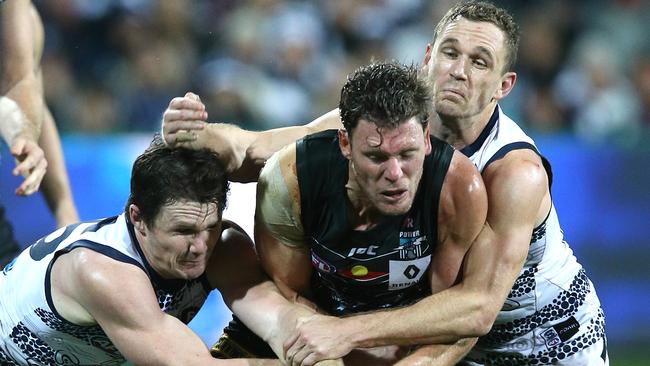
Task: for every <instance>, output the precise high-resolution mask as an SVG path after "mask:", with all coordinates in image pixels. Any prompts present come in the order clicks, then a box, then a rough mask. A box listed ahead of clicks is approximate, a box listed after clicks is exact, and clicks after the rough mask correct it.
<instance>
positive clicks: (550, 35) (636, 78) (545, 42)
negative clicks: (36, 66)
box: [35, 0, 650, 147]
mask: <svg viewBox="0 0 650 366" xmlns="http://www.w3.org/2000/svg"><path fill="white" fill-rule="evenodd" d="M453 2H454V1H448V0H436V1H433V0H323V1H306V0H302V1H300V0H92V1H90V0H40V1H39V0H35V4H36V5H37V7H38V8H39V10H40V12H41V15H42V17H43V21H44V23H45V29H46V50H45V54H44V57H43V70H44V79H45V93H46V98H47V100H48V103H49V105H50V107H51V109H52V111H53V113H54V114H55V117H56V119H57V121H58V124H59V128H60V130H61V131H62V132H64V133H66V132H67V133H115V132H131V131H154V130H157V129H158V127H159V123H160V118H161V113H162V111H163V110H164V109H165V108H166V106H167V104H168V103H169V100H170V99H171V98H172V97H174V96H181V95H183V94H184V93H185V92H186V91H194V92H196V93H198V94H200V95H201V97H202V99H203V100H204V102H205V103H206V105H207V108H208V112H209V114H210V117H209V119H210V120H211V121H227V122H234V123H237V124H239V125H241V126H243V127H245V128H249V129H266V128H270V127H278V126H286V125H290V124H298V123H304V122H307V121H310V120H312V119H313V118H315V117H317V116H319V115H320V114H322V113H324V112H326V111H329V110H331V109H332V108H334V107H336V105H337V102H338V96H339V95H338V93H339V90H340V87H341V85H342V84H343V83H344V81H345V76H346V75H347V74H348V73H349V72H351V71H352V70H354V69H355V68H356V67H358V66H360V65H362V64H366V63H369V62H370V61H371V60H373V59H374V60H384V59H394V60H399V61H402V62H405V63H416V64H417V63H419V62H420V61H421V60H422V57H423V54H424V50H425V46H426V44H427V43H428V42H430V40H431V37H432V34H433V26H434V25H435V23H436V22H437V21H438V20H439V19H440V17H441V16H442V14H443V13H444V12H445V11H446V10H447V9H448V8H449V6H450V4H452V3H453ZM495 2H496V3H498V4H500V5H502V6H505V7H506V8H508V9H510V10H511V11H512V12H513V14H514V15H515V18H516V20H517V21H518V23H519V24H520V26H521V31H522V38H521V45H520V52H519V59H518V63H517V67H516V71H517V72H518V75H519V78H518V81H517V86H516V87H515V89H514V91H513V93H511V95H510V96H509V97H507V98H506V99H505V100H504V102H503V103H502V104H503V106H504V108H506V110H507V111H508V112H509V115H511V116H512V117H513V118H514V119H515V120H517V121H518V122H520V124H521V125H522V126H523V127H524V128H525V129H527V130H528V131H530V132H532V133H538V134H541V133H558V132H565V133H566V132H568V133H574V134H576V135H578V136H580V137H581V138H583V139H585V140H587V141H593V142H597V143H598V142H604V143H616V144H620V145H622V146H626V147H629V146H631V147H634V146H641V145H642V142H643V141H644V139H645V137H647V136H648V135H649V132H648V131H649V130H650V37H648V31H650V26H649V25H648V24H650V2H648V1H646V0H617V1H615V0H610V1H605V0H596V1H591V0H590V1H587V0H582V1H563V0H546V1H541V0H539V1H532V0H528V1H524V0H510V1H495ZM644 136H645V137H644Z"/></svg>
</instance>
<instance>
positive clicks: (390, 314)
mask: <svg viewBox="0 0 650 366" xmlns="http://www.w3.org/2000/svg"><path fill="white" fill-rule="evenodd" d="M518 42H519V36H518V30H517V25H516V24H515V23H514V21H513V19H512V17H511V16H510V15H509V14H508V13H507V11H505V10H504V9H501V8H498V7H496V6H495V5H493V4H490V3H487V2H474V1H470V2H462V3H459V4H458V5H456V6H454V7H453V8H451V9H450V10H449V11H448V12H447V14H446V15H445V16H444V17H443V19H442V20H441V21H440V22H439V23H438V25H437V27H436V30H435V34H434V37H433V42H432V44H429V45H428V46H427V48H426V52H425V58H424V64H423V69H422V71H423V72H424V75H426V77H427V79H428V81H429V83H430V85H431V87H432V90H433V107H434V114H433V116H432V118H431V121H430V125H431V126H430V130H431V131H430V132H431V133H432V134H433V135H434V136H437V137H439V138H441V139H443V140H445V141H447V142H448V143H450V144H451V145H452V146H454V147H455V148H456V149H458V150H459V151H460V152H461V153H462V154H463V155H465V156H467V157H469V158H470V159H471V160H472V162H473V163H474V165H475V166H476V167H478V169H479V170H480V172H481V175H482V177H483V180H484V183H485V187H486V190H487V194H488V215H487V225H486V226H485V227H484V228H483V230H482V231H481V233H480V234H479V236H478V238H477V240H476V241H475V242H474V244H472V246H471V247H470V249H469V250H468V252H467V255H466V258H465V261H464V265H463V277H462V280H460V281H459V283H458V284H457V285H455V286H453V287H451V288H450V289H448V290H445V291H442V292H440V293H438V294H433V295H432V296H429V297H427V298H425V299H423V300H421V301H419V302H418V303H416V304H415V305H413V306H407V307H403V308H401V309H396V310H389V311H382V312H374V313H373V312H370V313H368V314H364V315H359V316H351V317H346V318H343V319H338V318H334V317H325V316H314V317H312V319H311V320H310V321H307V322H303V323H301V326H300V327H299V329H298V331H297V332H296V334H295V335H294V336H293V337H291V339H290V340H289V342H288V343H287V345H286V348H287V354H288V356H289V357H292V355H293V359H294V360H298V362H297V363H299V362H300V361H303V363H304V364H308V363H310V362H312V361H313V360H316V359H322V358H331V357H340V355H342V354H345V353H346V352H348V351H349V350H350V349H352V348H355V347H370V346H375V345H381V344H403V343H424V342H431V343H448V342H450V341H453V340H455V339H459V338H463V337H474V336H482V337H481V338H480V339H479V341H478V344H477V345H476V346H475V347H474V348H473V349H472V350H471V352H470V353H469V355H468V356H467V357H466V358H465V359H464V360H463V364H469V365H512V364H517V365H544V364H554V365H608V364H609V358H608V354H607V345H606V337H605V327H604V315H603V311H602V309H601V306H600V302H599V300H598V297H597V295H596V293H595V290H594V287H593V284H592V283H591V281H590V280H589V278H588V277H587V276H586V274H585V271H584V269H583V268H582V266H581V265H580V264H579V263H578V261H577V259H576V258H575V256H574V255H573V253H572V251H571V249H570V248H569V246H568V245H567V243H566V242H565V241H564V240H563V236H562V231H561V229H560V225H559V221H558V216H557V213H556V211H555V207H554V204H553V202H552V200H551V195H550V185H551V177H552V176H551V171H550V165H549V164H548V162H547V161H545V159H543V158H542V156H541V155H540V153H539V152H538V150H537V148H536V146H535V144H534V142H533V140H532V139H531V138H530V137H528V136H527V135H526V134H525V133H524V132H523V131H522V130H521V129H520V128H519V127H518V126H517V124H516V123H515V122H514V121H512V120H511V119H510V118H508V116H506V115H505V113H504V112H503V111H502V110H501V108H500V107H499V105H498V102H499V100H501V99H502V98H504V97H506V96H507V95H508V94H509V93H510V91H511V90H512V88H513V87H514V85H515V81H516V74H515V73H514V72H512V66H513V64H514V62H515V59H516V54H517V47H518ZM201 108H202V107H201V105H200V104H196V103H195V102H193V101H191V100H189V98H187V97H185V98H179V99H176V100H173V101H172V103H170V109H169V111H173V112H172V113H170V114H168V115H166V117H168V118H166V119H164V123H163V132H164V135H165V140H166V141H167V142H168V143H170V144H173V145H189V146H194V147H201V146H208V147H210V148H211V149H219V151H220V153H221V156H222V157H224V158H225V159H227V160H228V161H229V162H234V166H231V167H230V168H231V169H233V170H235V171H236V170H237V169H238V168H239V166H240V165H241V167H243V168H247V169H246V171H247V172H248V173H247V174H246V175H245V176H246V178H249V179H250V178H251V177H252V178H254V174H250V169H248V168H249V164H250V163H251V162H252V163H258V162H263V161H265V159H266V158H268V156H270V155H271V153H273V152H274V151H277V150H278V149H279V148H281V147H282V145H283V144H286V143H290V142H291V141H293V140H294V139H296V138H299V137H300V136H302V135H303V134H306V133H311V132H315V131H319V130H321V129H325V128H333V127H334V128H337V127H339V126H340V125H339V113H338V111H332V112H330V113H328V114H327V115H324V116H322V117H320V118H318V119H316V120H315V121H314V122H312V123H310V124H308V125H304V126H296V127H290V128H285V129H281V130H279V131H278V130H269V131H263V132H259V133H255V132H251V131H243V130H237V129H236V128H235V127H234V126H232V125H223V124H206V123H204V122H201V121H200V119H201V118H200V117H197V113H198V112H197V111H200V110H201ZM188 131H189V133H188ZM222 136H230V138H231V139H233V140H236V141H239V142H240V144H238V145H232V146H226V145H216V144H214V145H213V142H214V141H219V140H220V137H221V138H223V137H222ZM226 148H230V149H229V150H227V149H226ZM252 172H253V173H254V170H252ZM316 265H317V264H315V266H316ZM325 268H327V267H325ZM468 344H469V343H466V344H465V346H467V345H468ZM458 346H459V344H458V343H456V344H455V345H453V346H449V345H445V344H440V345H439V346H438V347H437V348H436V349H434V348H433V347H429V348H428V349H426V350H425V349H422V350H421V351H416V352H415V353H414V354H412V355H411V356H410V357H409V358H408V359H405V360H404V362H407V361H413V362H416V361H418V360H419V361H422V362H432V363H433V362H436V363H439V364H454V363H455V362H456V361H457V360H458V359H459V358H461V357H462V356H463V354H464V353H465V352H467V351H468V350H467V349H462V348H461V347H458ZM425 351H426V352H425ZM305 361H307V362H305Z"/></svg>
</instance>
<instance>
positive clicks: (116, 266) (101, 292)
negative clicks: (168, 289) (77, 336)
mask: <svg viewBox="0 0 650 366" xmlns="http://www.w3.org/2000/svg"><path fill="white" fill-rule="evenodd" d="M102 257H103V256H102V255H101V254H96V253H89V255H87V256H86V257H85V258H82V259H83V260H82V261H80V262H81V266H78V267H77V268H78V271H77V276H76V278H75V280H74V281H75V282H76V283H75V286H74V287H75V288H74V289H71V290H70V292H71V293H72V297H73V298H74V299H76V301H77V302H78V303H79V304H80V305H81V306H82V307H83V308H84V309H86V310H87V311H88V312H89V313H90V315H91V316H92V317H93V319H94V320H95V321H96V322H97V324H98V325H99V326H100V327H101V328H102V330H103V331H104V332H105V333H106V335H108V337H109V338H110V340H111V341H112V342H113V344H115V346H116V347H117V349H118V350H119V351H120V353H122V354H123V355H124V357H125V358H126V359H128V360H129V361H131V362H133V363H135V364H169V363H175V364H190V363H192V362H195V361H198V360H200V359H205V360H208V358H209V357H210V354H209V352H208V351H207V348H206V347H205V345H203V343H202V341H201V340H200V338H198V336H196V335H195V334H194V333H193V332H192V331H191V330H190V329H189V328H188V327H187V326H186V325H184V324H183V323H181V322H180V321H179V320H178V319H176V318H174V317H172V316H170V315H167V314H165V313H164V312H163V311H162V310H161V309H160V307H159V305H158V302H157V300H156V297H155V295H154V290H153V288H152V286H151V283H150V282H149V278H148V277H147V276H146V275H145V274H144V272H143V271H142V270H141V269H140V268H137V267H136V266H133V265H130V264H124V263H119V262H115V261H114V260H112V259H108V258H102ZM124 278H128V281H123V280H121V279H124Z"/></svg>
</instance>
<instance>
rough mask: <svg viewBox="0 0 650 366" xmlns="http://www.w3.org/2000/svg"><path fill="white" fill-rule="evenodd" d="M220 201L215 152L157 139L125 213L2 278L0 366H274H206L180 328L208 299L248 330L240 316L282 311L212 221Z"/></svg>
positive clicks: (231, 230) (23, 257) (60, 240)
mask: <svg viewBox="0 0 650 366" xmlns="http://www.w3.org/2000/svg"><path fill="white" fill-rule="evenodd" d="M227 191H228V182H227V180H226V174H225V171H224V168H223V166H222V165H221V163H220V162H219V160H218V158H217V157H216V155H215V154H214V153H213V152H212V151H209V150H207V149H202V150H190V149H185V148H179V149H172V148H169V147H167V146H165V145H164V144H163V143H162V141H161V140H160V139H158V140H154V143H153V144H152V146H150V147H149V149H147V151H145V152H144V153H143V154H142V155H140V156H139V157H138V158H137V159H136V161H135V163H134V165H133V170H132V177H131V194H130V197H129V200H128V202H127V204H126V207H125V211H124V213H122V214H121V215H119V216H115V217H110V218H106V219H103V220H99V221H95V222H85V223H79V224H74V225H70V226H67V227H64V228H61V229H59V230H57V231H55V232H53V233H52V234H50V235H48V236H46V237H44V238H43V239H40V240H38V241H37V242H36V243H35V244H33V245H32V246H31V247H29V248H27V249H25V251H23V252H22V253H21V254H20V255H19V256H18V257H17V258H16V259H15V260H14V261H12V262H11V263H10V264H9V265H7V267H5V269H4V270H3V272H2V273H0V301H1V306H0V324H2V327H0V364H2V365H55V364H57V365H58V364H66V365H67V364H75V365H78V364H80V365H119V364H122V363H123V362H124V361H130V362H132V363H133V364H137V365H245V364H246V365H263V364H264V365H267V364H268V365H272V364H278V365H279V364H280V363H279V362H278V361H277V360H260V359H233V360H218V359H215V358H213V357H211V355H210V352H209V351H208V349H207V347H206V346H205V345H204V344H203V342H202V341H201V340H200V339H199V338H198V336H197V335H195V334H194V333H193V332H192V331H191V330H190V329H189V328H188V327H187V326H186V325H185V324H187V323H188V322H189V321H190V320H191V319H192V317H193V316H194V315H195V314H196V312H197V311H198V310H199V308H200V307H201V305H202V304H203V302H204V301H205V299H206V297H207V296H208V293H209V292H210V290H211V289H214V288H216V289H218V290H219V291H220V292H221V294H222V295H223V298H224V301H225V302H226V303H227V305H228V306H229V307H230V308H231V309H232V310H233V312H235V313H236V314H237V315H238V316H239V317H240V319H242V320H243V321H244V322H245V323H246V324H247V325H248V326H249V327H251V328H252V329H254V330H257V331H260V330H259V328H256V327H255V325H254V324H252V323H250V321H253V323H254V322H255V321H256V320H255V319H252V318H250V317H247V315H246V314H249V313H250V312H248V311H247V309H249V308H250V307H257V306H261V307H269V308H274V307H275V306H276V305H277V304H278V302H277V301H276V300H279V301H280V303H286V302H287V301H286V300H285V299H284V298H283V297H282V295H281V294H280V293H278V292H277V291H275V292H274V291H273V290H272V289H271V290H270V291H269V289H268V287H265V285H264V284H261V285H260V286H257V284H259V283H260V282H261V281H262V279H263V277H262V272H261V270H260V269H259V265H258V262H257V259H256V256H255V252H254V250H253V247H252V242H251V240H250V238H249V237H248V236H247V235H246V234H245V233H244V231H243V230H242V229H240V228H239V227H238V226H237V225H236V224H234V223H232V222H230V221H228V220H222V217H221V214H222V211H223V209H224V207H225V204H226V194H227ZM256 314H259V313H256Z"/></svg>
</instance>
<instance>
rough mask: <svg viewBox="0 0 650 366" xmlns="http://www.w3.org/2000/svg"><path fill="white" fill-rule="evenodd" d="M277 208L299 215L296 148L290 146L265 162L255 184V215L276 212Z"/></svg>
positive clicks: (293, 145) (292, 145)
mask: <svg viewBox="0 0 650 366" xmlns="http://www.w3.org/2000/svg"><path fill="white" fill-rule="evenodd" d="M278 207H283V208H285V209H287V210H288V211H291V212H292V213H293V214H294V215H297V214H298V213H299V207H300V189H299V187H298V177H297V174H296V147H295V144H290V145H287V146H285V147H284V148H282V149H281V150H279V151H278V152H276V153H275V154H273V155H272V156H271V158H270V159H269V160H268V161H267V163H266V165H265V166H264V169H262V173H260V179H259V181H258V183H257V210H256V215H260V214H261V215H262V216H266V215H267V214H272V213H274V212H277V211H278V210H277V208H278Z"/></svg>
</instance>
